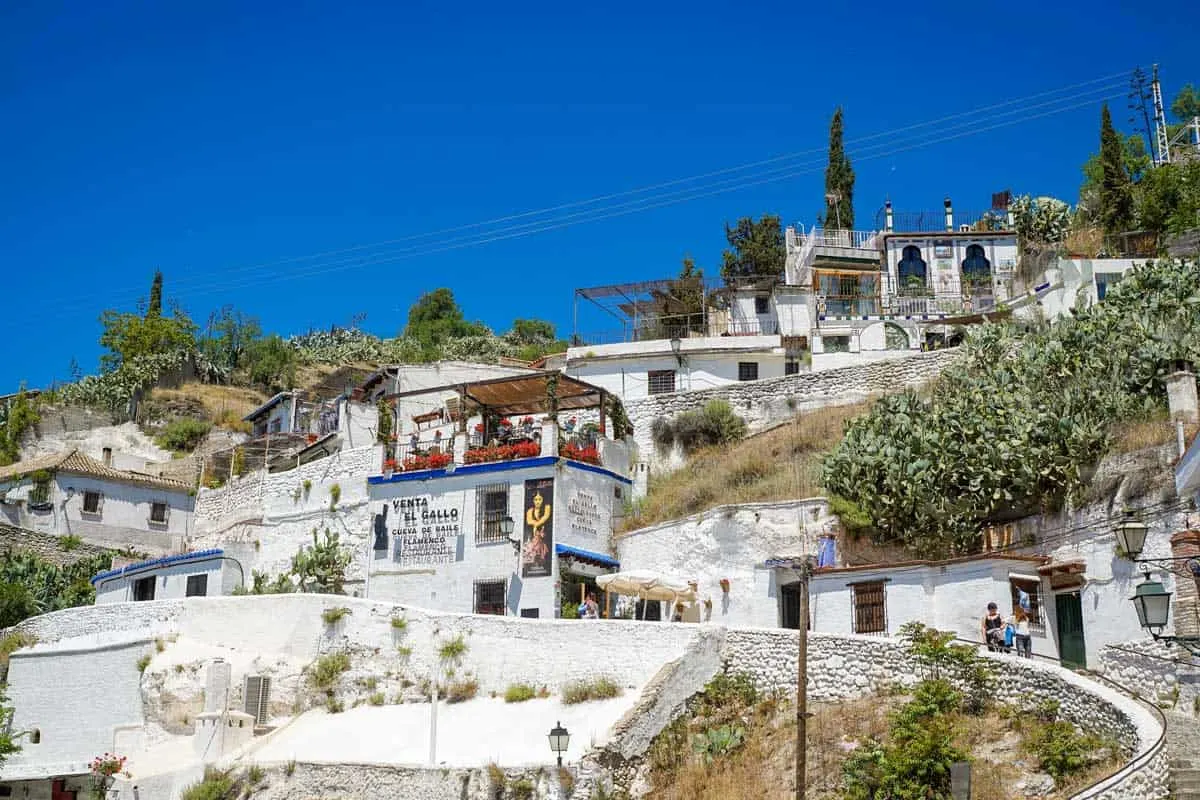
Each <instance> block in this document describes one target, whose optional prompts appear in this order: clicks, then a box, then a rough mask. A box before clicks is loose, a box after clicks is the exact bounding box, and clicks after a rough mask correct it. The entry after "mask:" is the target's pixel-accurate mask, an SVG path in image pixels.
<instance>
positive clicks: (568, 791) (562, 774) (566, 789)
mask: <svg viewBox="0 0 1200 800" xmlns="http://www.w3.org/2000/svg"><path fill="white" fill-rule="evenodd" d="M558 785H559V786H561V787H562V790H563V794H564V795H566V796H567V797H570V796H571V795H573V794H575V773H574V772H571V770H569V769H567V768H566V767H559V768H558Z"/></svg>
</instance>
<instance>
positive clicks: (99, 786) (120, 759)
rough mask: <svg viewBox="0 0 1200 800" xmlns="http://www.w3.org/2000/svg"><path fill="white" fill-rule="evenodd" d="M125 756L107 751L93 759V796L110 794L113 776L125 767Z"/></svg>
mask: <svg viewBox="0 0 1200 800" xmlns="http://www.w3.org/2000/svg"><path fill="white" fill-rule="evenodd" d="M125 760H126V759H125V756H119V755H116V754H115V753H105V754H104V755H102V756H96V757H95V758H93V759H92V763H91V767H90V770H91V773H92V796H93V797H97V798H103V797H107V796H108V787H110V786H112V782H113V776H115V775H119V774H120V773H121V771H122V770H123V769H125Z"/></svg>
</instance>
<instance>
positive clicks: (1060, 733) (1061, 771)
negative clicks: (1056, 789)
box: [1025, 720, 1102, 783]
mask: <svg viewBox="0 0 1200 800" xmlns="http://www.w3.org/2000/svg"><path fill="white" fill-rule="evenodd" d="M1025 743H1026V747H1027V748H1028V749H1029V751H1030V752H1031V753H1033V755H1034V756H1035V757H1036V758H1037V760H1038V766H1039V767H1040V768H1041V769H1042V770H1043V771H1045V772H1046V773H1047V774H1049V775H1050V776H1051V777H1052V778H1054V780H1055V782H1056V783H1057V782H1059V781H1061V780H1062V779H1063V778H1065V777H1067V776H1069V775H1073V774H1074V773H1076V772H1080V771H1082V770H1084V769H1087V768H1088V767H1090V766H1091V765H1092V764H1094V763H1096V761H1097V760H1098V759H1097V757H1096V755H1095V753H1096V751H1097V750H1099V749H1100V747H1101V746H1102V743H1101V741H1100V739H1099V738H1098V737H1096V736H1091V735H1088V734H1083V733H1080V732H1079V731H1078V730H1076V729H1075V726H1074V725H1072V724H1071V723H1070V722H1067V721H1065V720H1055V721H1054V722H1047V723H1042V724H1039V725H1037V726H1036V727H1035V728H1034V730H1033V731H1032V735H1030V736H1028V737H1027V738H1026V740H1025Z"/></svg>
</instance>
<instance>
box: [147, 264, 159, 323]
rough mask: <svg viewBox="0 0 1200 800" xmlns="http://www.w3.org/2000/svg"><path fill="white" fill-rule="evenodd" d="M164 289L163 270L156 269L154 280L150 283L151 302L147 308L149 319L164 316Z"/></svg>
mask: <svg viewBox="0 0 1200 800" xmlns="http://www.w3.org/2000/svg"><path fill="white" fill-rule="evenodd" d="M162 287H163V274H162V270H160V269H156V270H154V280H152V281H151V282H150V302H149V304H147V306H146V317H147V319H148V318H150V317H161V316H162Z"/></svg>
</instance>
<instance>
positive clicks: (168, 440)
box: [154, 417, 212, 453]
mask: <svg viewBox="0 0 1200 800" xmlns="http://www.w3.org/2000/svg"><path fill="white" fill-rule="evenodd" d="M211 428H212V425H211V424H210V423H207V422H205V421H203V420H199V419H192V418H191V417H179V418H177V419H173V420H171V421H170V422H168V423H167V424H166V425H165V426H164V427H163V429H162V430H161V431H159V432H158V435H157V436H155V437H154V443H155V444H157V445H158V446H159V447H161V448H162V449H163V450H170V451H171V452H172V453H190V452H192V451H193V450H195V449H196V448H197V447H199V446H200V443H201V442H203V441H204V437H205V436H208V432H209V430H210V429H211Z"/></svg>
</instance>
